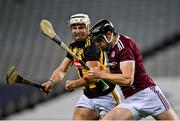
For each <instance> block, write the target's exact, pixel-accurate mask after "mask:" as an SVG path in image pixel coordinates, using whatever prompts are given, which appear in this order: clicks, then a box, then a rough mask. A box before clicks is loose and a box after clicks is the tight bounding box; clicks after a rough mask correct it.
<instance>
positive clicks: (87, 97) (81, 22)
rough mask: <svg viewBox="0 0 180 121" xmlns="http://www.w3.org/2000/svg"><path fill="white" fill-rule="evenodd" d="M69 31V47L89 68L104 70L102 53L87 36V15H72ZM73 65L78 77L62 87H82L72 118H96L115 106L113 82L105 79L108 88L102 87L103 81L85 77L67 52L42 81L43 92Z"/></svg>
mask: <svg viewBox="0 0 180 121" xmlns="http://www.w3.org/2000/svg"><path fill="white" fill-rule="evenodd" d="M69 26H70V31H71V33H72V37H73V41H72V42H71V43H70V45H69V48H70V49H71V50H72V51H73V52H74V53H75V54H76V55H77V56H78V58H79V59H81V60H82V61H83V62H85V63H86V64H87V65H88V66H89V67H90V68H100V69H102V70H104V69H105V68H106V66H105V65H104V55H103V52H102V51H101V50H100V49H99V48H98V47H97V46H96V45H95V44H93V43H92V41H91V39H90V37H89V28H90V18H89V16H88V15H87V14H82V13H80V14H75V15H72V16H71V17H70V20H69ZM73 64H74V66H75V67H76V70H77V72H78V75H79V78H78V79H76V80H67V81H66V84H65V88H66V89H67V90H68V91H73V90H74V89H75V88H77V87H80V86H81V87H82V90H83V91H82V94H81V96H80V98H79V100H78V102H77V103H76V106H75V109H74V112H73V120H98V119H101V118H102V117H103V116H104V115H105V114H106V113H107V112H109V111H110V110H111V109H112V108H114V107H115V106H117V105H118V104H119V102H120V98H119V97H120V96H119V94H118V91H117V90H116V88H115V84H113V83H111V82H109V81H107V82H106V84H107V85H108V86H107V87H109V88H104V86H103V83H102V81H98V80H93V79H90V80H86V79H85V77H84V76H85V74H86V73H87V70H86V69H85V68H84V67H83V66H82V65H81V63H79V62H78V61H77V60H76V59H75V58H73V56H72V55H70V54H69V53H67V55H66V57H65V58H64V60H63V61H62V62H61V64H60V65H59V66H58V67H57V69H55V70H54V72H53V73H52V75H51V77H50V79H49V81H47V82H45V83H43V86H45V89H44V91H45V92H50V91H51V89H52V88H53V85H54V84H56V83H58V82H59V81H61V80H63V78H64V76H65V75H66V73H67V72H68V71H69V68H70V67H72V65H73Z"/></svg>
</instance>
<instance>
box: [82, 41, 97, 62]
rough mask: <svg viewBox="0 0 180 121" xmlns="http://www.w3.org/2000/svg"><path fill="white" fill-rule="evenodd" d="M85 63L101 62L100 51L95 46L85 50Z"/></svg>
mask: <svg viewBox="0 0 180 121" xmlns="http://www.w3.org/2000/svg"><path fill="white" fill-rule="evenodd" d="M84 57H85V62H87V61H99V60H100V49H99V48H98V47H97V46H95V45H94V44H93V45H90V46H88V47H86V48H85V49H84Z"/></svg>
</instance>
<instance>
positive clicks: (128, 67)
mask: <svg viewBox="0 0 180 121" xmlns="http://www.w3.org/2000/svg"><path fill="white" fill-rule="evenodd" d="M120 69H121V72H122V73H121V74H114V73H109V72H107V71H106V72H105V71H104V72H102V71H99V70H97V69H91V70H90V71H89V72H88V75H89V76H90V77H91V78H100V79H106V80H109V81H110V82H112V83H114V84H118V85H120V86H131V85H132V84H133V81H134V71H135V62H134V61H124V62H121V63H120Z"/></svg>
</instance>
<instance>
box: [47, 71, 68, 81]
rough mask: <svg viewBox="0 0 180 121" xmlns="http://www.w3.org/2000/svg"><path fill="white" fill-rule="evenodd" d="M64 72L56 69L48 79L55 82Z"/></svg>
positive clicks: (61, 77)
mask: <svg viewBox="0 0 180 121" xmlns="http://www.w3.org/2000/svg"><path fill="white" fill-rule="evenodd" d="M65 74H66V73H65V72H62V71H61V70H59V69H56V70H55V71H54V72H53V74H52V75H51V78H50V80H53V82H54V83H55V84H56V83H58V82H59V81H60V80H62V79H63V78H64V76H65Z"/></svg>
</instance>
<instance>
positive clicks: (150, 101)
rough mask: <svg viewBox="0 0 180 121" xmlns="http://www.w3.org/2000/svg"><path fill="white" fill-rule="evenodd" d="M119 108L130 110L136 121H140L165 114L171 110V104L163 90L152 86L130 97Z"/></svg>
mask: <svg viewBox="0 0 180 121" xmlns="http://www.w3.org/2000/svg"><path fill="white" fill-rule="evenodd" d="M118 107H122V108H125V109H128V110H129V111H131V112H132V114H133V119H134V120H140V119H142V118H145V117H147V116H157V115H159V114H160V113H163V112H164V111H166V110H168V109H169V108H170V104H169V102H168V101H167V99H166V98H165V96H164V94H163V93H162V91H161V89H160V88H159V87H158V86H152V87H148V88H145V89H144V90H142V91H139V92H137V93H136V94H134V95H132V96H130V97H128V98H127V99H126V100H125V102H123V103H121V104H119V105H118V106H117V108H118Z"/></svg>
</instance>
